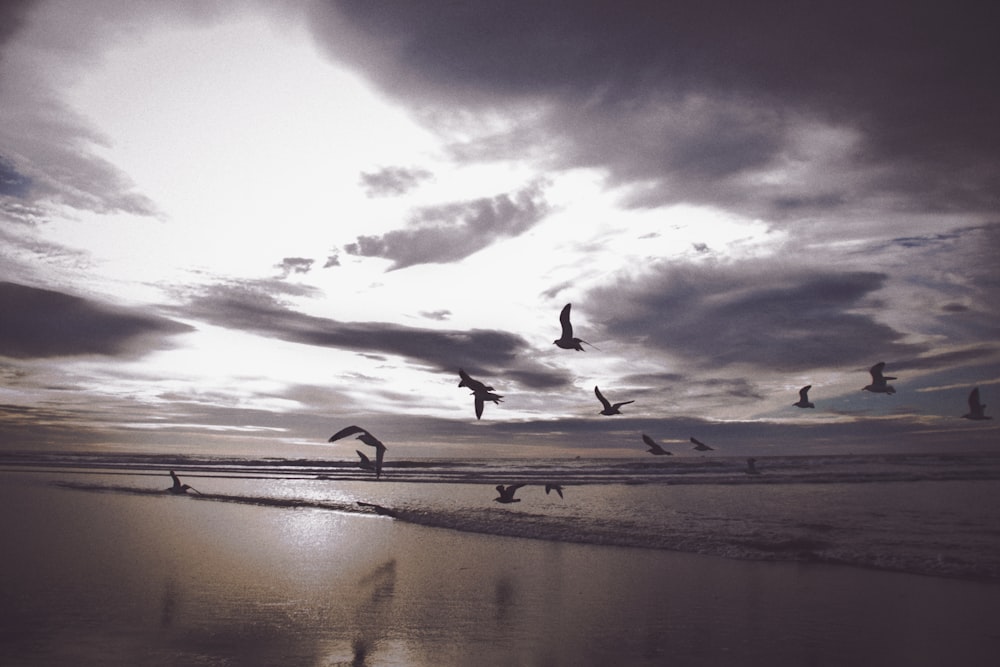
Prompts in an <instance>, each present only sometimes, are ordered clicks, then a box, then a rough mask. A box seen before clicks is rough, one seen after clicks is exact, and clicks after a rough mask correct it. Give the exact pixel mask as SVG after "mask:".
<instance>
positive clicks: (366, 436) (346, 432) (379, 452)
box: [327, 426, 387, 479]
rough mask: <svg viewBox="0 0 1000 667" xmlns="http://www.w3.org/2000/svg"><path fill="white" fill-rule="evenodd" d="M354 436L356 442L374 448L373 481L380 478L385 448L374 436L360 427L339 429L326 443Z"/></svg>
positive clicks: (362, 463) (362, 462)
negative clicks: (356, 438)
mask: <svg viewBox="0 0 1000 667" xmlns="http://www.w3.org/2000/svg"><path fill="white" fill-rule="evenodd" d="M355 434H357V435H358V440H360V441H361V442H363V443H365V444H366V445H368V446H369V447H374V448H375V479H379V478H381V477H382V459H384V458H385V450H386V449H387V448H386V446H385V445H383V444H382V442H381V441H380V440H379V439H378V438H376V437H375V436H374V435H372V434H371V433H369V432H368V431H366V430H365V429H363V428H361V427H360V426H347V427H345V428H342V429H340V430H339V431H337V432H336V433H334V434H333V435H331V436H330V439H329V440H327V442H335V441H337V440H340V439H341V438H346V437H347V436H350V435H355ZM354 451H357V450H354ZM358 453H359V454H360V453H361V452H358ZM369 462H370V461H369ZM361 465H364V461H363V460H362V461H361Z"/></svg>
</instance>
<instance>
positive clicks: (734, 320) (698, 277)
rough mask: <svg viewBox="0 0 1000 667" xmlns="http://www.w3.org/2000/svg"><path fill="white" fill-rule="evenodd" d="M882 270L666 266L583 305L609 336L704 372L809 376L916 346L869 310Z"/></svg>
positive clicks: (592, 296) (597, 293) (596, 294)
mask: <svg viewBox="0 0 1000 667" xmlns="http://www.w3.org/2000/svg"><path fill="white" fill-rule="evenodd" d="M885 281H886V276H885V275H883V274H880V273H868V272H843V273H837V272H834V271H825V272H820V271H810V272H803V271H795V270H781V269H775V268H772V267H768V266H767V265H766V264H765V263H740V264H736V265H729V266H719V265H714V264H710V265H700V266H678V267H673V266H663V267H661V268H660V269H659V270H658V271H655V272H654V273H652V274H651V275H650V276H648V277H646V278H644V279H643V280H642V282H641V283H640V282H633V281H632V280H631V279H628V280H622V281H619V283H618V284H616V285H614V286H613V287H609V288H600V289H597V290H594V291H593V292H591V294H590V295H589V296H587V297H585V298H584V299H581V301H584V300H585V301H587V302H589V304H590V311H591V312H599V313H601V317H602V319H603V321H604V326H605V328H606V334H607V335H608V336H610V337H612V338H615V339H618V340H620V341H626V342H627V341H636V342H643V343H644V344H646V345H650V346H654V347H657V348H660V349H662V350H664V351H666V352H668V353H671V354H674V355H677V356H683V357H684V358H686V359H687V360H688V361H690V362H691V363H694V364H696V365H701V366H716V367H717V366H725V365H728V364H748V365H752V366H759V367H768V368H774V369H779V370H788V371H794V370H806V369H810V368H816V367H822V366H826V367H838V366H843V365H854V364H859V363H865V362H866V361H867V360H869V359H871V358H872V355H878V356H880V357H883V356H893V355H895V356H900V355H914V354H917V353H918V352H920V351H921V350H922V348H920V347H918V346H914V345H910V344H907V343H904V342H903V338H904V334H902V333H900V332H898V331H895V330H894V329H892V328H891V327H889V326H887V325H885V324H883V323H881V322H879V321H878V320H877V319H876V318H875V317H874V315H873V314H871V308H872V303H871V300H870V297H871V296H872V294H873V293H874V292H876V291H877V290H879V289H880V288H881V287H882V286H883V284H884V283H885Z"/></svg>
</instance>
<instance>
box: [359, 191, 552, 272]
mask: <svg viewBox="0 0 1000 667" xmlns="http://www.w3.org/2000/svg"><path fill="white" fill-rule="evenodd" d="M548 211H549V207H548V204H547V203H546V202H545V198H544V196H543V194H542V190H541V186H540V185H539V184H534V185H531V186H529V187H527V188H525V189H523V190H521V191H520V192H517V193H515V194H513V195H508V194H501V195H497V196H495V197H484V198H481V199H474V200H472V201H466V202H458V203H453V204H444V205H441V206H431V207H427V208H423V209H420V210H418V211H417V212H416V213H414V214H413V215H411V217H410V219H409V220H408V221H407V226H406V228H405V229H397V230H393V231H391V232H388V233H386V234H383V235H381V236H360V237H358V240H357V242H356V243H349V244H347V245H345V246H344V252H346V253H348V254H351V255H360V256H362V257H382V258H385V259H391V260H392V261H393V266H392V268H393V269H401V268H404V267H407V266H413V265H415V264H428V263H444V262H454V261H457V260H460V259H463V258H465V257H468V256H469V255H471V254H473V253H474V252H476V251H478V250H482V249H483V248H485V247H487V246H489V245H490V244H491V243H493V242H495V241H497V240H498V239H501V238H508V237H512V236H517V235H519V234H522V233H524V232H525V231H527V230H528V229H530V228H531V227H532V226H534V225H535V224H536V223H538V222H539V221H540V220H541V219H542V218H543V217H544V216H545V215H546V213H548Z"/></svg>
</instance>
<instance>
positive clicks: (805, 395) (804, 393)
mask: <svg viewBox="0 0 1000 667" xmlns="http://www.w3.org/2000/svg"><path fill="white" fill-rule="evenodd" d="M810 389H812V385H811V384H807V385H806V386H804V387H802V389H799V402H798V403H792V405H794V406H795V407H797V408H815V407H816V406H815V405H813V404H812V403H810V402H809V390H810Z"/></svg>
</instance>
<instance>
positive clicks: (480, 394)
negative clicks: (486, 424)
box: [473, 391, 503, 419]
mask: <svg viewBox="0 0 1000 667" xmlns="http://www.w3.org/2000/svg"><path fill="white" fill-rule="evenodd" d="M473 395H474V396H475V397H476V398H475V401H476V419H479V418H481V417H482V416H483V406H484V405H486V401H493V402H494V403H495V404H497V405H500V401H501V400H502V399H503V396H499V395H498V394H494V393H493V392H491V391H476V392H473Z"/></svg>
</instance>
